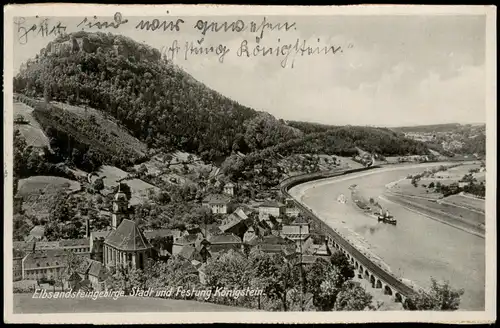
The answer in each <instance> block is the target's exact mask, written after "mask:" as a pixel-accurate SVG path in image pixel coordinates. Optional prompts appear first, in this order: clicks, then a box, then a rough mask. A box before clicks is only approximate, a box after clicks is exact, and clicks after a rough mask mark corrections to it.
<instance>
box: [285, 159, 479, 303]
mask: <svg viewBox="0 0 500 328" xmlns="http://www.w3.org/2000/svg"><path fill="white" fill-rule="evenodd" d="M441 164H442V163H439V164H435V163H434V164H422V165H418V166H415V165H413V166H399V167H390V168H389V167H387V168H381V169H374V170H373V171H368V172H363V173H355V174H353V175H347V176H340V177H334V178H329V179H324V180H320V181H312V182H308V183H304V184H301V185H298V186H295V187H293V188H291V189H290V191H289V192H290V194H291V195H292V196H293V197H295V198H296V199H298V200H300V201H301V202H302V203H303V204H305V205H306V206H308V207H309V208H311V209H312V210H313V211H314V212H315V213H316V214H317V215H318V216H319V217H320V218H321V219H322V220H323V221H324V222H325V223H327V224H328V225H330V226H331V227H333V228H335V229H336V230H337V231H339V232H340V233H342V234H343V235H344V236H346V237H349V238H350V239H352V240H355V244H356V245H355V246H357V247H361V248H365V249H366V250H367V251H368V252H371V253H373V254H374V256H376V257H378V258H380V259H381V260H382V261H383V262H384V263H385V264H386V265H387V266H388V267H389V268H390V270H391V271H392V272H393V273H394V274H395V275H396V276H398V277H401V278H404V279H409V280H411V281H412V282H413V283H415V284H416V285H418V286H422V287H425V288H427V287H429V286H430V278H431V277H433V278H435V279H437V280H448V281H449V282H450V284H451V285H452V286H453V287H455V288H463V289H464V295H463V296H462V298H461V303H460V309H461V310H475V311H480V310H484V306H485V305H484V304H485V299H484V295H485V287H484V285H485V239H483V238H481V237H478V236H475V235H472V234H470V233H467V232H465V231H462V230H459V229H457V228H454V227H451V226H449V225H446V224H443V223H440V222H438V221H435V220H432V219H430V218H428V217H425V216H423V215H420V214H417V213H415V212H412V211H409V210H407V209H405V208H403V207H402V206H400V205H398V204H395V203H392V202H390V201H388V200H385V199H384V198H379V197H378V196H380V195H382V193H383V191H384V189H385V185H386V184H388V183H390V182H393V181H395V180H399V179H401V178H404V177H406V176H407V175H408V174H411V173H417V172H421V171H423V170H424V169H425V168H426V167H433V166H439V165H441ZM353 184H356V185H357V188H358V189H359V190H360V191H362V192H363V194H365V195H367V196H368V197H373V198H374V199H376V200H377V201H378V202H379V203H380V204H381V205H382V206H383V207H384V208H387V209H388V210H389V211H390V212H391V214H393V215H394V217H395V218H396V219H397V220H398V223H397V226H393V225H389V224H385V223H381V222H380V223H379V222H377V220H376V219H374V218H371V217H368V216H366V215H365V214H363V213H361V212H360V211H359V210H358V209H356V208H354V206H353V204H352V202H351V201H350V200H351V199H350V198H351V197H350V195H351V194H350V190H349V186H351V185H353ZM340 194H344V195H345V196H346V197H347V199H348V202H347V203H346V204H342V203H339V202H338V201H337V197H338V196H339V195H340Z"/></svg>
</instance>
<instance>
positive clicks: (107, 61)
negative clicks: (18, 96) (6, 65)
mask: <svg viewBox="0 0 500 328" xmlns="http://www.w3.org/2000/svg"><path fill="white" fill-rule="evenodd" d="M77 39H78V40H77ZM82 40H83V41H82ZM70 41H71V42H70ZM77 41H78V42H77ZM80 41H82V42H81V45H80V43H79V42H80ZM14 89H15V91H16V92H19V93H23V94H26V95H28V96H40V97H41V96H44V97H45V99H46V101H51V100H58V101H61V102H68V103H70V104H81V105H88V106H90V107H94V108H96V109H99V110H101V111H103V112H104V113H106V114H107V115H110V116H112V117H114V118H116V119H117V120H118V121H119V122H121V123H122V124H123V125H124V126H125V127H127V128H128V129H129V130H130V131H131V132H132V133H133V135H134V136H135V137H137V138H138V139H140V140H142V141H144V142H145V143H146V144H147V145H148V146H149V147H151V148H159V149H162V150H164V151H171V150H173V149H180V150H184V151H188V152H192V153H196V154H198V155H201V157H202V158H203V159H204V160H217V159H218V158H220V157H223V156H227V155H229V154H230V153H231V152H233V151H239V152H243V153H250V152H256V151H260V150H262V149H267V148H269V147H276V149H275V151H280V152H285V153H287V152H292V153H300V152H302V153H317V152H324V153H327V154H338V155H344V156H351V155H353V154H355V148H354V147H356V146H357V147H360V148H362V149H366V150H369V151H371V152H376V153H381V154H385V155H406V154H409V153H411V154H415V153H416V154H421V153H425V152H426V148H425V146H423V144H421V143H418V142H415V141H411V140H408V139H404V138H402V137H401V136H400V135H397V134H396V133H394V132H391V131H389V130H387V129H373V128H358V127H331V126H323V125H315V124H311V123H304V122H289V123H288V124H287V123H285V122H284V121H283V120H277V119H275V118H274V117H272V116H271V115H269V114H266V113H259V112H256V111H254V110H252V109H250V108H248V107H245V106H243V105H240V104H238V103H237V102H235V101H232V100H230V99H228V98H226V97H224V96H222V95H220V94H219V93H217V92H215V91H213V90H210V89H209V88H207V87H206V86H205V85H203V84H202V83H200V82H198V81H196V80H195V79H194V78H192V77H191V76H190V75H188V74H187V73H186V72H184V71H182V70H181V69H179V68H178V67H177V66H175V65H173V64H172V63H171V62H169V61H167V60H165V59H160V56H159V52H158V51H157V50H155V49H152V48H150V47H148V46H145V45H142V44H139V43H137V42H135V41H133V40H131V39H129V38H127V37H123V36H115V35H112V34H109V33H108V34H104V33H86V32H78V33H77V34H72V35H69V36H64V37H60V38H58V39H57V40H55V41H54V42H51V43H50V44H49V45H48V46H47V47H46V48H45V49H43V50H42V52H41V53H40V55H39V56H37V58H35V59H34V60H29V61H28V62H27V63H26V64H25V65H23V67H22V68H21V70H20V73H19V74H18V75H17V76H16V78H15V79H14ZM37 119H40V120H42V121H45V123H46V124H45V125H48V124H49V123H48V122H49V121H50V122H52V123H51V125H50V126H51V127H52V128H54V129H56V130H57V134H56V138H57V139H59V138H60V139H61V140H62V141H60V142H59V144H60V145H59V146H60V147H59V149H61V148H62V149H63V151H62V152H63V153H64V154H65V155H66V156H69V153H70V152H72V149H67V148H65V147H63V144H66V139H68V137H65V136H64V134H68V135H69V136H71V137H72V139H77V140H78V141H80V142H83V140H88V139H89V136H91V137H90V141H92V142H91V144H92V145H94V144H95V147H96V148H98V149H97V150H98V152H99V153H100V154H102V155H103V156H104V155H105V154H106V153H109V152H106V151H105V150H106V147H105V145H108V148H113V147H114V148H117V149H115V151H114V152H113V153H123V154H124V155H123V156H122V157H123V158H116V159H110V158H103V160H104V161H106V162H109V161H114V162H116V164H120V165H121V166H125V165H126V164H127V163H126V160H125V159H126V158H129V159H131V160H133V158H134V157H133V156H128V155H129V153H126V154H125V152H123V150H122V149H120V148H119V146H118V145H117V144H116V143H112V144H111V145H109V144H108V141H109V140H107V139H109V138H106V134H99V133H98V129H96V128H95V126H92V124H91V123H89V122H81V121H78V120H77V119H75V118H73V117H70V116H69V115H64V114H62V113H60V111H57V109H56V110H55V111H54V113H53V111H52V110H50V111H49V112H48V113H47V112H44V113H43V114H39V117H37ZM65 126H66V127H65ZM75 128H76V130H74V129H75ZM68 131H71V132H72V133H73V134H71V135H70V134H69V132H68ZM61 134H62V135H61ZM70 139H71V138H70ZM80 148H81V147H79V148H78V151H79V153H80V155H81V156H83V154H85V153H86V152H88V149H80Z"/></svg>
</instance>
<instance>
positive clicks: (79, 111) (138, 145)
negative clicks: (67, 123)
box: [52, 101, 147, 156]
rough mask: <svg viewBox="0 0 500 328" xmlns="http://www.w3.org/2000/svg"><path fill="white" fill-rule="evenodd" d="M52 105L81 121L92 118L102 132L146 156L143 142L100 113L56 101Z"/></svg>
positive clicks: (92, 109)
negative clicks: (77, 117)
mask: <svg viewBox="0 0 500 328" xmlns="http://www.w3.org/2000/svg"><path fill="white" fill-rule="evenodd" d="M52 104H54V105H56V106H57V107H59V108H61V109H64V110H65V111H68V112H70V113H73V114H75V115H77V116H79V117H81V118H82V119H88V118H89V117H90V116H94V117H95V118H96V121H97V123H98V124H99V125H100V127H101V128H102V129H103V130H104V131H106V132H109V133H110V134H111V135H112V136H114V137H116V138H118V139H119V140H120V142H121V143H123V144H125V145H127V148H130V149H133V150H134V151H135V152H138V153H139V154H140V155H141V156H144V155H146V154H147V146H146V145H145V144H144V143H143V142H141V141H140V140H139V139H137V138H135V137H133V136H132V135H131V134H130V133H129V132H128V131H127V130H126V129H125V128H123V127H121V126H119V125H118V124H116V122H115V120H114V119H113V118H112V117H109V116H108V117H104V116H103V113H102V112H101V111H98V110H96V109H94V108H90V107H80V106H72V105H69V104H66V103H61V102H56V101H53V102H52Z"/></svg>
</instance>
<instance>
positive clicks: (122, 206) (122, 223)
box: [91, 186, 152, 269]
mask: <svg viewBox="0 0 500 328" xmlns="http://www.w3.org/2000/svg"><path fill="white" fill-rule="evenodd" d="M128 202H129V201H128V198H127V195H126V194H125V193H124V192H122V191H121V190H120V186H119V187H118V191H117V193H116V194H115V195H114V197H113V205H112V206H113V207H112V216H111V230H108V231H97V232H93V233H92V235H91V243H93V244H94V247H92V248H94V249H95V251H94V254H95V253H98V255H97V254H96V255H97V256H96V257H98V258H99V260H101V261H102V263H103V264H104V266H105V267H106V268H111V267H119V266H122V267H126V268H136V269H144V267H145V265H146V262H147V260H148V259H149V258H150V257H151V252H152V246H151V244H150V243H149V241H148V240H147V239H146V237H144V234H143V233H142V231H141V230H140V229H139V227H138V226H137V223H136V222H135V221H134V220H131V219H130V218H129V206H128V205H129V204H128Z"/></svg>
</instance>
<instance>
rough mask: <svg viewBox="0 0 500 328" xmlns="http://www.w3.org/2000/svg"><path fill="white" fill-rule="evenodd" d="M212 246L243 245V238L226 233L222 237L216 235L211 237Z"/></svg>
mask: <svg viewBox="0 0 500 328" xmlns="http://www.w3.org/2000/svg"><path fill="white" fill-rule="evenodd" d="M209 242H210V244H212V245H216V244H241V238H240V237H238V236H236V235H234V234H232V233H225V234H221V235H214V236H211V237H210V239H209Z"/></svg>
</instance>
